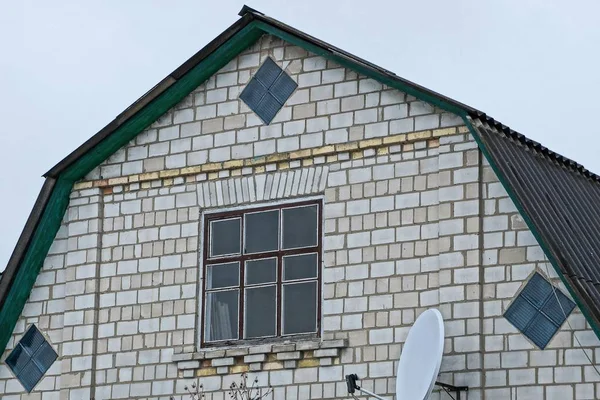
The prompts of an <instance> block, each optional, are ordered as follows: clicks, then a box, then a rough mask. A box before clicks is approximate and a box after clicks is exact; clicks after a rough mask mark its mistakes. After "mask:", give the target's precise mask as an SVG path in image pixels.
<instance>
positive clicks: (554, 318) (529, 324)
mask: <svg viewBox="0 0 600 400" xmlns="http://www.w3.org/2000/svg"><path fill="white" fill-rule="evenodd" d="M574 308H575V303H573V302H572V301H571V300H570V299H569V298H568V297H567V296H565V295H564V293H563V292H561V291H560V290H558V289H556V288H553V287H552V285H551V284H550V282H548V281H547V280H546V279H544V277H542V275H540V274H538V273H536V274H534V275H533V276H532V277H531V279H530V280H529V282H527V285H525V287H524V288H523V290H521V292H520V293H519V295H518V296H517V298H516V299H515V300H514V301H513V302H512V303H511V305H510V306H509V307H508V309H507V310H506V312H505V313H504V318H506V319H507V320H508V321H509V322H510V323H511V324H513V325H514V326H515V328H517V329H518V330H520V331H521V333H523V335H525V336H526V337H527V338H529V340H531V341H532V342H533V343H535V345H536V346H538V347H539V348H540V349H544V348H545V347H546V346H547V345H548V343H549V342H550V339H552V337H553V336H554V334H555V333H556V332H557V331H558V329H559V328H560V326H561V325H562V324H563V323H564V322H565V320H566V319H567V317H568V316H569V314H571V311H573V309H574Z"/></svg>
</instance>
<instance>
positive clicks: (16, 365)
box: [6, 344, 30, 374]
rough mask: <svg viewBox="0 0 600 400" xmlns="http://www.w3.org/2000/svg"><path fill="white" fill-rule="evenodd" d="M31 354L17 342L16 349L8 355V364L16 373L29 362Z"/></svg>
mask: <svg viewBox="0 0 600 400" xmlns="http://www.w3.org/2000/svg"><path fill="white" fill-rule="evenodd" d="M29 359H30V355H29V354H27V352H25V350H23V346H21V345H20V344H17V346H16V347H15V348H14V350H13V351H12V352H11V353H10V354H9V356H8V357H6V364H7V365H8V366H9V367H10V369H12V370H13V372H14V373H15V374H18V373H19V371H21V369H22V368H23V367H24V366H25V364H27V361H29Z"/></svg>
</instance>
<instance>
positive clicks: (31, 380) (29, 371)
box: [17, 361, 44, 392]
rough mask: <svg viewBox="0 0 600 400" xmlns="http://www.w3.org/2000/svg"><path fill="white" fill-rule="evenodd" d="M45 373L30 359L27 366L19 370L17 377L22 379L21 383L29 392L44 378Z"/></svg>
mask: <svg viewBox="0 0 600 400" xmlns="http://www.w3.org/2000/svg"><path fill="white" fill-rule="evenodd" d="M42 376H44V374H43V373H42V371H40V370H39V369H38V367H37V366H36V365H35V364H34V363H33V361H30V362H28V363H27V365H25V367H24V368H23V369H22V370H21V372H19V374H18V375H17V378H18V379H19V381H21V384H22V385H23V387H24V388H25V390H27V391H28V392H31V391H32V390H33V387H34V386H35V385H37V383H38V382H39V381H40V379H42Z"/></svg>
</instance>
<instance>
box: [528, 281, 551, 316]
mask: <svg viewBox="0 0 600 400" xmlns="http://www.w3.org/2000/svg"><path fill="white" fill-rule="evenodd" d="M551 294H552V286H550V282H548V281H547V280H545V279H544V278H543V277H542V276H541V275H540V274H534V275H533V276H532V277H531V279H530V280H529V282H527V285H525V288H523V290H522V291H521V296H523V297H525V298H526V299H527V300H529V301H530V302H531V304H533V305H534V307H536V308H540V307H541V306H542V304H544V303H545V302H546V299H547V298H548V296H550V295H551Z"/></svg>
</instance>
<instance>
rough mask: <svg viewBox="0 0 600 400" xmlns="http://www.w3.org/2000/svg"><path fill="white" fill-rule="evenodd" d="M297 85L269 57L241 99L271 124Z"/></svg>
mask: <svg viewBox="0 0 600 400" xmlns="http://www.w3.org/2000/svg"><path fill="white" fill-rule="evenodd" d="M297 86H298V85H297V84H296V82H294V80H293V79H292V78H290V77H289V75H288V74H286V73H285V71H283V70H282V69H281V68H279V66H278V65H277V64H275V62H274V61H273V60H271V59H270V58H267V60H266V61H265V62H264V63H263V65H261V67H260V68H259V69H258V71H256V74H254V76H253V77H252V79H251V80H250V82H248V85H246V87H245V88H244V90H243V91H242V93H241V94H240V99H242V100H243V101H244V103H246V105H247V106H248V107H249V108H250V109H251V110H252V111H254V112H255V113H256V115H258V116H259V117H260V119H262V120H263V122H264V123H265V124H267V125H269V124H270V123H271V121H272V120H273V118H275V115H277V113H278V112H279V110H280V109H281V107H283V104H284V103H285V102H286V101H287V99H289V98H290V96H291V95H292V93H294V90H296V87H297Z"/></svg>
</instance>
